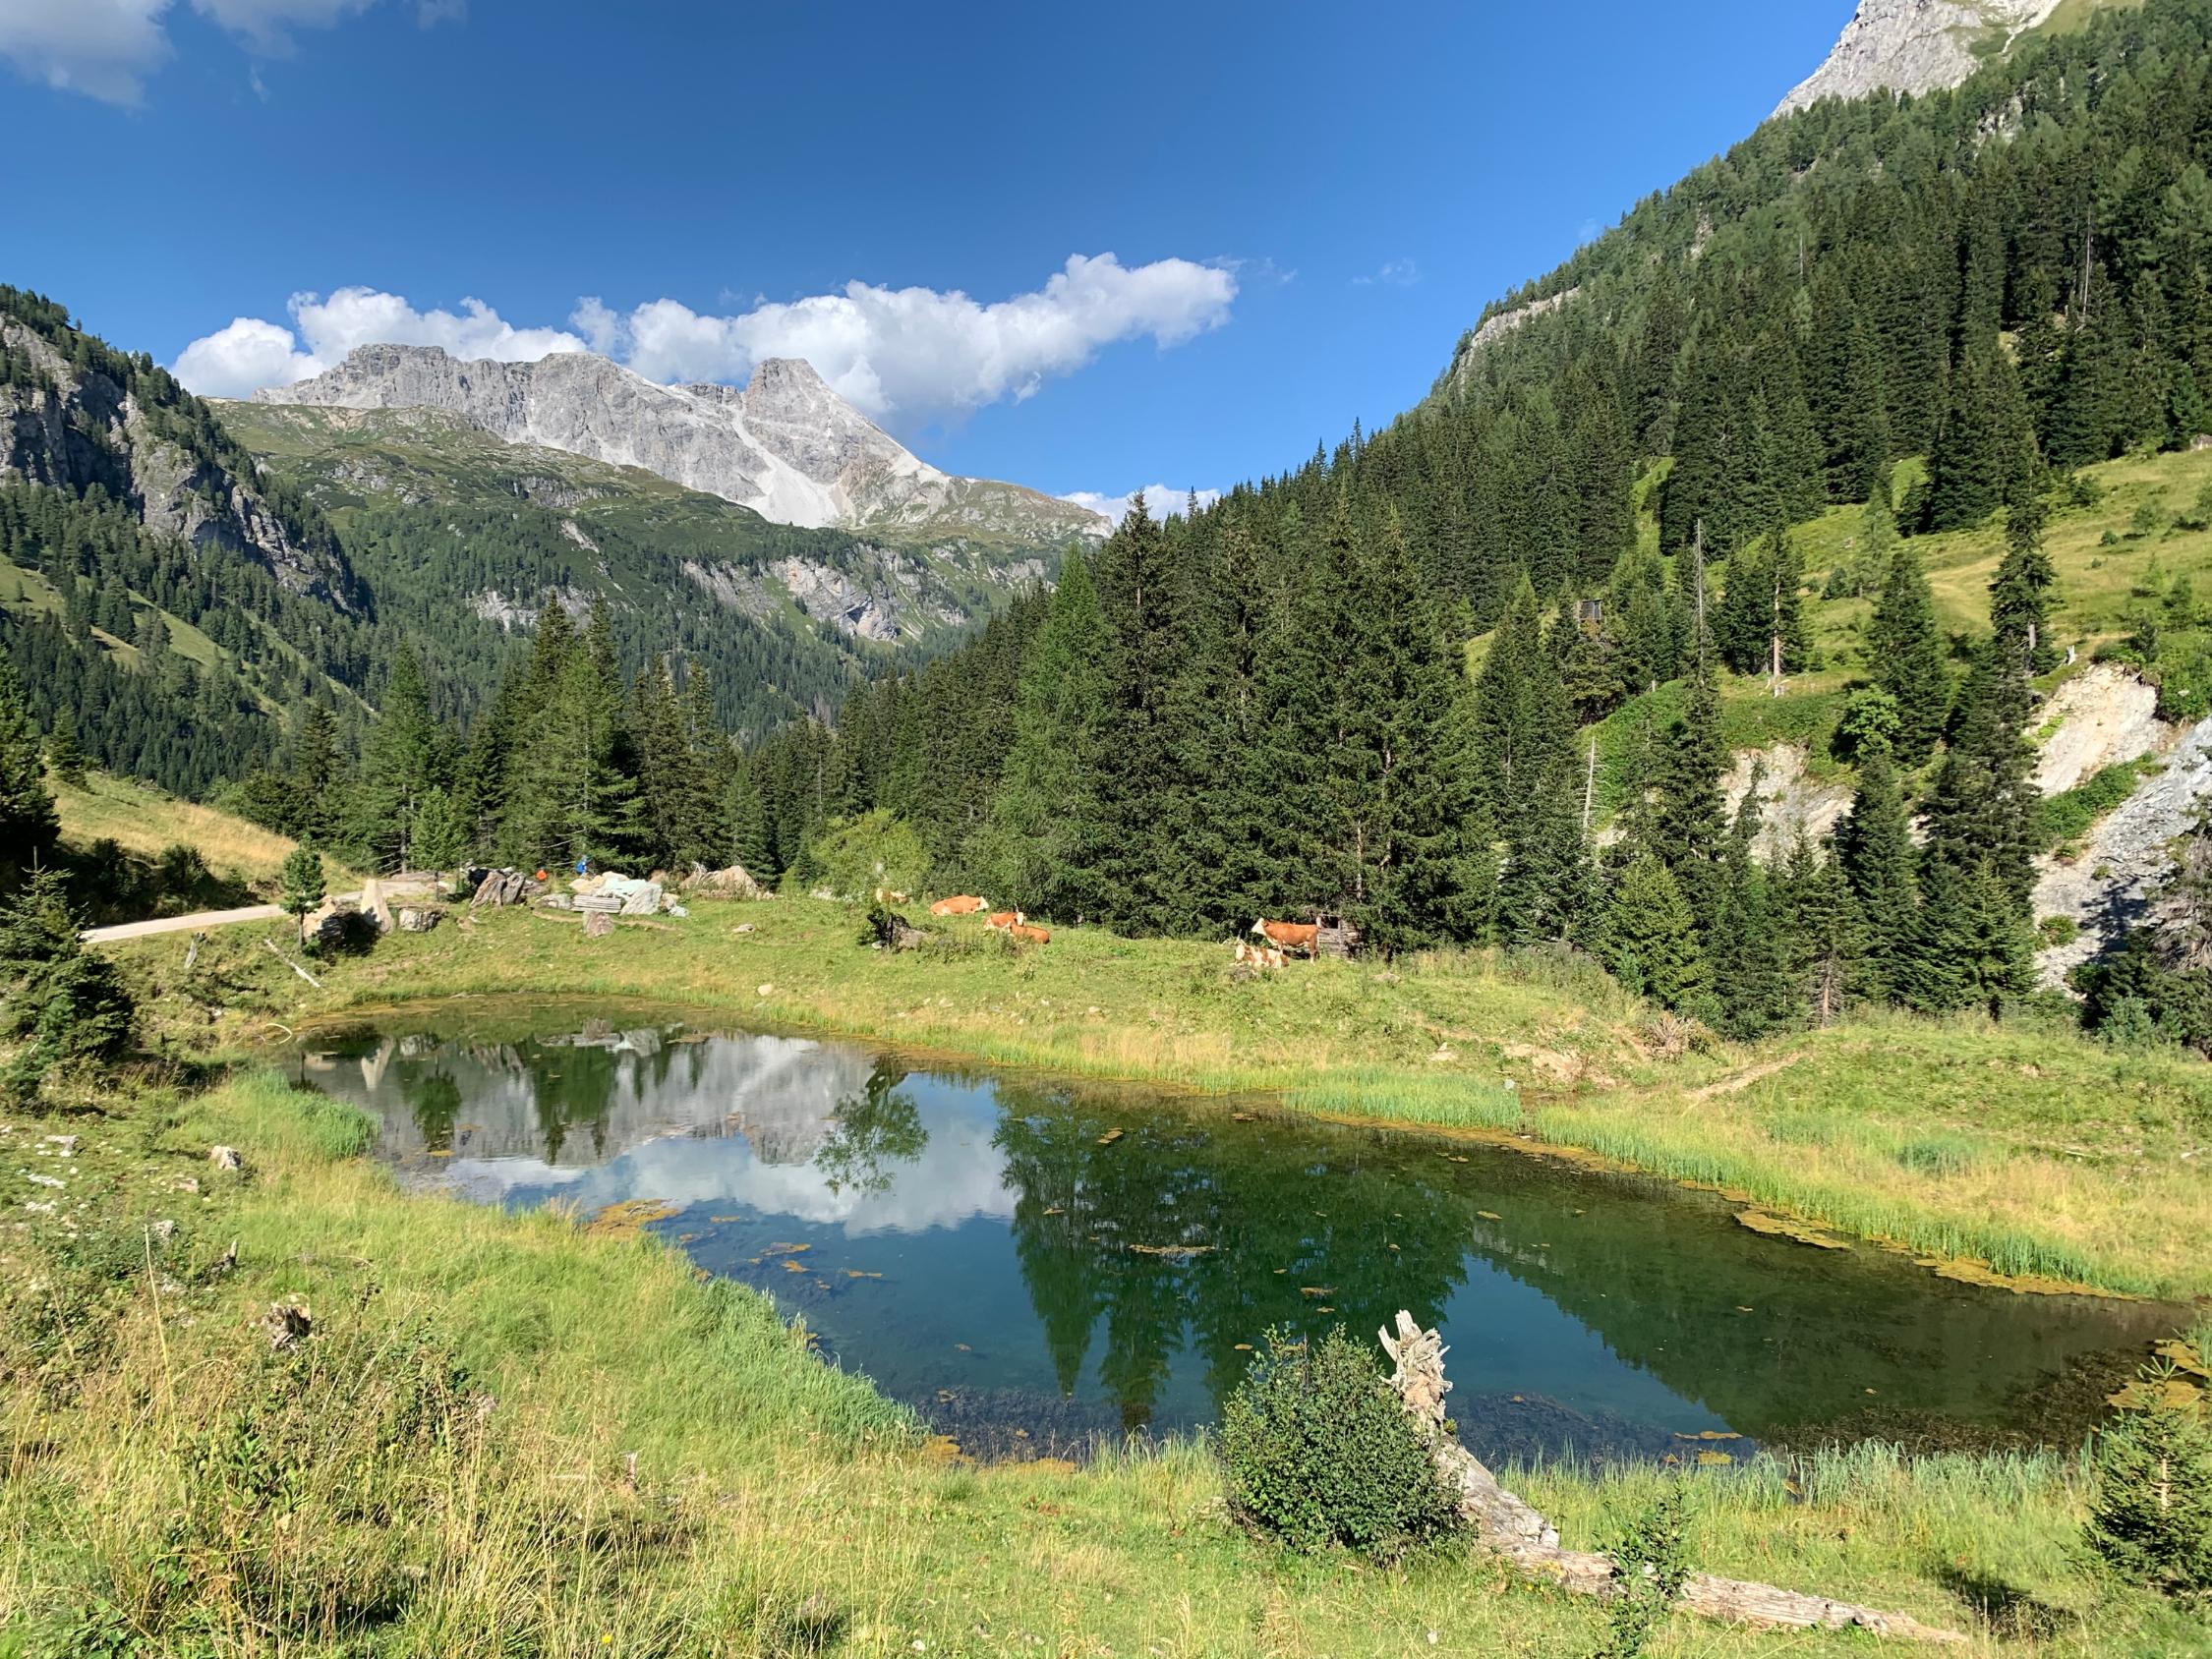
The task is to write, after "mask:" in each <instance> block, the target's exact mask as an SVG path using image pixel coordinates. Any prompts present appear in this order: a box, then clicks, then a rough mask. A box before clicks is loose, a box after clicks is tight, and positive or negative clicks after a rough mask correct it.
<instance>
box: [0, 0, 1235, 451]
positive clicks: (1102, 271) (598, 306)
mask: <svg viewBox="0 0 2212 1659" xmlns="http://www.w3.org/2000/svg"><path fill="white" fill-rule="evenodd" d="M4 3H6V0H0V4H4ZM1236 296H1237V278H1236V276H1235V275H1234V273H1232V272H1230V271H1226V270H1222V269H1219V268H1217V267H1214V266H1209V265H1201V264H1195V263H1193V262H1192V261H1191V260H1189V259H1157V260H1154V261H1153V262H1152V263H1150V264H1146V265H1135V266H1128V265H1124V264H1123V263H1122V262H1121V261H1120V260H1119V259H1117V258H1116V257H1114V256H1113V255H1111V254H1100V255H1096V256H1085V255H1081V254H1077V255H1075V256H1073V257H1070V258H1069V260H1068V262H1067V264H1066V265H1065V266H1064V267H1063V268H1062V269H1060V270H1058V271H1056V272H1054V273H1053V275H1052V277H1051V279H1050V280H1049V281H1047V282H1046V283H1045V284H1044V286H1043V287H1041V288H1039V289H1036V290H1034V291H1033V292H1030V293H1026V294H1017V295H1015V296H1014V297H1013V298H1012V299H1007V300H999V301H994V302H993V303H991V304H989V305H982V304H979V303H978V302H976V301H975V300H972V299H970V298H969V297H968V296H967V295H965V294H963V293H960V291H958V290H957V289H956V290H952V291H947V292H940V291H938V290H936V289H931V288H897V289H894V288H881V287H877V286H875V285H874V284H871V283H865V282H851V283H847V284H846V285H845V287H844V291H843V292H841V293H836V294H818V295H813V296H810V297H808V298H805V299H800V300H791V301H768V300H762V301H757V302H755V304H754V305H753V306H752V308H751V309H750V310H749V311H745V312H741V313H737V314H735V315H728V316H716V315H703V314H701V313H699V312H695V311H693V310H691V308H690V307H688V306H686V305H683V304H681V303H680V302H678V301H675V300H654V301H650V302H648V303H647V304H645V305H641V306H638V307H636V308H634V309H633V310H632V311H630V312H629V314H628V315H621V314H618V313H616V312H615V311H614V310H613V309H612V308H611V307H610V306H608V305H607V304H606V303H605V302H604V301H602V300H600V299H599V298H597V297H596V296H594V297H591V298H587V299H583V300H579V301H578V302H577V304H576V309H575V311H574V312H573V313H571V314H570V315H569V318H568V321H569V324H570V328H572V329H573V330H574V332H569V331H568V330H564V329H557V328H517V327H515V326H513V325H512V324H510V323H508V322H507V321H506V320H505V319H504V318H502V317H501V316H500V315H498V314H497V313H496V312H495V311H493V310H492V309H491V308H490V307H488V306H485V305H484V304H482V303H481V302H480V301H476V300H464V301H463V302H462V303H461V309H462V313H463V314H464V315H459V316H456V315H453V314H452V313H450V312H443V311H432V312H418V311H416V310H415V308H414V307H413V306H411V305H410V304H409V303H408V302H407V301H406V300H405V299H403V298H402V297H400V296H399V295H396V294H386V293H381V292H378V291H377V290H375V289H370V288H341V289H339V290H338V291H337V292H336V293H334V294H332V295H331V296H330V298H329V299H328V300H327V301H324V300H320V299H318V298H317V297H316V296H315V295H312V294H302V295H295V296H293V299H292V305H291V312H292V320H293V326H294V329H295V330H296V331H297V333H296V336H295V335H294V334H293V333H292V332H291V331H288V330H285V329H283V328H282V327H281V326H280V325H278V324H275V323H269V322H255V323H254V329H253V331H252V332H251V333H248V332H243V331H244V330H246V328H247V324H248V323H249V322H254V319H251V318H241V319H239V320H238V321H235V322H233V323H232V324H231V325H230V326H229V327H228V328H226V329H224V330H223V331H222V332H221V333H220V334H210V335H208V336H206V337H205V338H204V339H201V340H195V341H194V342H193V343H192V344H191V345H189V346H187V347H186V348H185V351H184V353H183V355H182V356H180V357H179V358H178V360H177V372H178V375H179V377H180V378H182V379H184V381H185V383H186V384H187V385H190V386H191V387H192V388H193V389H194V390H195V391H205V392H208V393H210V394H211V395H215V396H229V395H237V394H239V393H240V392H242V391H246V390H251V389H253V388H252V386H248V385H246V384H244V382H243V380H242V378H241V376H243V375H244V374H245V373H246V372H249V370H250V369H254V368H256V367H257V366H260V365H262V364H264V363H265V364H268V365H271V366H273V372H274V373H275V374H277V375H279V376H281V377H280V378H271V379H268V380H263V381H259V382H256V384H262V385H276V384H289V383H290V381H292V380H296V379H299V378H301V377H302V376H303V375H305V374H313V373H317V372H320V370H322V369H325V368H327V367H329V366H330V365H331V364H333V363H335V362H337V361H338V360H339V359H340V358H342V357H344V356H345V354H346V353H347V352H349V351H351V350H352V349H353V348H354V347H355V346H359V345H367V344H370V343H373V342H386V341H390V342H398V343H403V344H409V345H436V346H443V347H444V348H445V349H446V350H447V351H448V352H451V353H452V354H453V355H454V356H456V357H491V358H499V359H502V360H504V361H507V362H533V361H535V360H537V359H538V358H541V357H544V356H546V355H548V354H549V353H552V352H558V351H584V350H587V349H589V350H592V351H597V352H601V353H603V354H605V355H607V356H610V357H617V358H621V359H623V360H624V361H626V362H627V363H628V365H629V367H630V368H631V369H633V370H635V371H636V372H638V373H640V374H643V375H645V376H646V377H647V378H648V379H653V380H661V381H696V380H722V381H728V382H731V383H736V382H741V381H743V380H746V379H749V378H750V377H751V375H752V372H753V370H754V369H755V368H756V367H758V366H759V365H760V364H761V363H762V362H763V361H764V360H766V359H768V358H776V357H798V358H804V359H806V361H807V362H809V363H811V364H812V365H813V366H814V370H815V372H816V373H818V374H820V375H821V376H822V377H823V379H825V380H827V381H828V382H829V383H830V385H831V386H833V387H834V388H835V389H836V390H837V391H838V393H839V394H840V395H841V396H843V397H844V399H845V400H846V401H848V402H850V403H851V404H852V405H854V407H856V408H858V409H860V410H861V411H863V412H864V413H866V414H867V415H869V416H871V417H873V418H874V419H876V420H879V421H882V422H883V423H885V424H886V425H887V426H891V427H894V428H902V429H907V430H911V429H914V428H916V427H919V426H921V425H923V424H925V423H927V422H929V421H931V420H934V419H938V418H941V417H946V416H956V417H957V416H960V415H964V414H966V413H968V412H969V411H971V410H975V409H979V408H981V407H982V406H983V405H985V404H988V403H995V402H998V401H999V400H1001V399H1003V398H1007V397H1012V398H1014V399H1015V400H1017V401H1019V400H1020V399H1022V398H1025V397H1027V396H1029V395H1030V394H1031V393H1033V392H1034V391H1036V389H1037V388H1038V387H1039V386H1040V385H1041V384H1043V382H1044V381H1045V380H1046V379H1047V378H1049V377H1051V376H1053V375H1056V374H1067V373H1071V372H1074V371H1076V370H1077V369H1080V368H1082V367H1083V365H1085V364H1087V363H1089V362H1090V361H1091V360H1092V359H1093V358H1094V357H1096V356H1097V355H1098V352H1099V351H1100V350H1101V349H1102V348H1103V347H1105V346H1108V345H1112V344H1114V343H1116V342H1118V341H1124V340H1135V339H1144V338H1149V339H1151V340H1152V341H1153V342H1154V343H1155V344H1157V345H1158V346H1160V347H1161V348H1162V349H1165V348H1167V347H1170V346H1177V345H1181V344H1183V343H1184V342H1185V341H1187V340H1189V339H1191V338H1193V336H1194V335H1197V334H1201V333H1203V332H1205V331H1206V330H1207V329H1210V328H1218V327H1219V326H1221V324H1222V323H1224V322H1226V321H1227V320H1228V319H1229V307H1230V303H1231V302H1232V301H1233V300H1235V298H1236ZM272 334H273V335H281V336H283V343H284V349H285V354H286V355H282V356H280V355H279V354H277V353H276V352H274V351H273V350H272V349H271V348H270V344H269V341H270V337H271V335H272ZM249 346H250V347H251V353H249V352H248V350H247V348H248V347H249ZM188 369H189V370H191V371H193V372H201V373H203V374H204V383H203V382H202V381H200V380H195V379H194V378H193V374H192V372H188Z"/></svg>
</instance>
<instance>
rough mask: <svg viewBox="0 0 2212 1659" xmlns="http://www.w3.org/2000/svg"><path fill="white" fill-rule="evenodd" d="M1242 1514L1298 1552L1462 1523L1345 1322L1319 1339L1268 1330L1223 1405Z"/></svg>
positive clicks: (1403, 1537)
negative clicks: (1240, 1379)
mask: <svg viewBox="0 0 2212 1659" xmlns="http://www.w3.org/2000/svg"><path fill="white" fill-rule="evenodd" d="M1221 1460H1222V1464H1223V1467H1224V1469H1225V1470H1226V1472H1227V1475H1228V1482H1229V1503H1230V1507H1231V1509H1232V1510H1233V1511H1234V1512H1235V1513H1236V1514H1237V1515H1238V1516H1239V1517H1240V1518H1242V1519H1244V1520H1245V1521H1247V1522H1249V1523H1250V1524H1252V1525H1253V1526H1256V1527H1259V1528H1260V1529H1262V1530H1264V1531H1266V1532H1270V1533H1272V1534H1273V1535H1274V1536H1275V1537H1277V1538H1280V1539H1281V1540H1282V1541H1283V1542H1284V1543H1286V1544H1288V1545H1289V1546H1290V1547H1291V1548H1292V1549H1294V1550H1301V1551H1307V1552H1312V1551H1316V1550H1322V1549H1326V1548H1328V1547H1329V1546H1330V1545H1332V1544H1341V1545H1343V1546H1345V1547H1346V1548H1348V1549H1354V1550H1359V1551H1362V1552H1363V1553H1365V1554H1368V1555H1374V1556H1391V1555H1396V1554H1398V1553H1400V1552H1402V1551H1404V1550H1405V1549H1406V1548H1407V1547H1408V1546H1410V1545H1412V1544H1415V1543H1419V1542H1421V1541H1422V1540H1424V1539H1427V1538H1432V1537H1435V1536H1438V1535H1439V1534H1442V1533H1444V1532H1448V1531H1450V1530H1452V1529H1453V1528H1454V1527H1456V1526H1457V1525H1458V1524H1459V1510H1458V1506H1457V1505H1456V1504H1455V1503H1454V1502H1453V1501H1452V1497H1451V1494H1450V1493H1449V1492H1448V1491H1447V1490H1446V1489H1445V1486H1444V1481H1443V1477H1442V1476H1441V1475H1440V1474H1439V1473H1438V1472H1437V1469H1436V1463H1435V1459H1432V1458H1431V1457H1430V1456H1429V1452H1428V1448H1427V1446H1426V1445H1425V1444H1423V1441H1422V1436H1421V1434H1420V1432H1419V1431H1418V1430H1417V1429H1416V1428H1415V1427H1414V1425H1413V1423H1412V1422H1411V1421H1410V1420H1409V1419H1408V1418H1407V1416H1406V1414H1405V1411H1404V1409H1403V1408H1402V1407H1401V1406H1400V1405H1399V1403H1398V1402H1397V1400H1396V1399H1395V1398H1394V1397H1393V1396H1392V1395H1391V1393H1390V1390H1389V1388H1388V1386H1387V1385H1386V1384H1385V1383H1384V1382H1383V1380H1382V1378H1381V1376H1380V1375H1379V1373H1378V1372H1377V1371H1376V1368H1375V1361H1374V1360H1373V1359H1372V1358H1370V1357H1369V1356H1368V1351H1367V1350H1366V1349H1365V1348H1363V1347H1362V1346H1360V1345H1359V1344H1357V1343H1355V1342H1353V1340H1352V1339H1351V1338H1350V1337H1349V1336H1347V1335H1346V1334H1345V1332H1344V1330H1343V1328H1342V1327H1341V1326H1340V1327H1338V1328H1337V1329H1336V1330H1334V1331H1331V1332H1329V1333H1328V1334H1327V1335H1326V1336H1324V1337H1322V1338H1321V1339H1320V1340H1319V1341H1318V1342H1311V1343H1310V1342H1307V1341H1304V1340H1302V1339H1301V1338H1299V1337H1298V1336H1296V1335H1295V1334H1294V1333H1292V1332H1289V1331H1283V1330H1276V1331H1270V1332H1269V1333H1268V1334H1267V1339H1266V1344H1265V1347H1264V1349H1263V1351H1262V1352H1261V1353H1260V1354H1259V1355H1258V1356H1257V1357H1256V1358H1254V1359H1253V1361H1252V1369H1251V1370H1250V1371H1248V1372H1247V1373H1246V1374H1245V1378H1244V1381H1242V1382H1241V1383H1239V1384H1238V1385H1237V1388H1236V1392H1235V1393H1233V1394H1232V1395H1231V1396H1230V1397H1229V1402H1228V1403H1227V1405H1225V1406H1224V1407H1223V1409H1222V1413H1221Z"/></svg>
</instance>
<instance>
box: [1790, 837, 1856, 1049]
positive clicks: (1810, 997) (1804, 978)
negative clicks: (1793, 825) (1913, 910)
mask: <svg viewBox="0 0 2212 1659" xmlns="http://www.w3.org/2000/svg"><path fill="white" fill-rule="evenodd" d="M1782 898H1783V906H1784V909H1785V912H1786V915H1787V917H1788V925H1787V929H1786V934H1787V938H1788V940H1789V942H1790V947H1791V948H1790V968H1791V971H1792V973H1793V975H1794V977H1795V980H1796V985H1797V992H1798V997H1799V1000H1800V1004H1801V1005H1802V1006H1803V1007H1804V1008H1805V1010H1806V1011H1807V1012H1808V1013H1809V1014H1810V1015H1811V1017H1812V1021H1813V1023H1814V1024H1815V1025H1819V1026H1827V1025H1833V1024H1834V1022H1835V1021H1836V1020H1837V1019H1838V1018H1840V1017H1841V1015H1842V1012H1843V1009H1844V1007H1845V1005H1846V1003H1847V1002H1848V1001H1849V999H1850V998H1851V996H1852V995H1853V993H1854V992H1855V991H1856V990H1857V986H1858V980H1859V968H1860V961H1861V959H1862V957H1863V956H1864V954H1865V951H1866V944H1867V930H1866V922H1865V918H1864V916H1863V915H1862V914H1861V912H1860V910H1859V905H1858V900H1857V899H1856V898H1855V897H1854V896H1853V894H1852V892H1851V887H1850V884H1849V883H1848V882H1847V881H1846V880H1845V879H1844V876H1843V869H1842V863H1841V860H1840V859H1839V858H1837V857H1835V856H1833V855H1832V856H1830V857H1827V858H1823V857H1822V856H1821V855H1820V850H1819V848H1817V847H1816V846H1815V845H1814V844H1813V840H1812V837H1811V836H1809V835H1807V834H1806V833H1805V832H1804V830H1803V829H1802V828H1800V829H1799V830H1798V833H1797V837H1796V839H1795V841H1794V842H1792V844H1791V846H1790V851H1789V866H1788V871H1787V874H1786V876H1785V878H1784V881H1783V887H1782Z"/></svg>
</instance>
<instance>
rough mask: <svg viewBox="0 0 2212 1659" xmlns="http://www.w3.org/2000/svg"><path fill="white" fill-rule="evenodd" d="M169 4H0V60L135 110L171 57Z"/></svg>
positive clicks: (37, 0)
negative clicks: (166, 27) (164, 21)
mask: <svg viewBox="0 0 2212 1659" xmlns="http://www.w3.org/2000/svg"><path fill="white" fill-rule="evenodd" d="M169 3H170V0H0V57H4V58H6V59H7V60H8V62H9V63H11V64H13V65H14V66H15V68H16V70H17V72H18V73H19V74H22V75H24V76H27V77H29V79H30V80H32V81H39V82H43V83H44V84H45V85H46V86H52V87H55V88H56V89H58V90H61V91H69V92H83V93H85V94H86V95H87V96H89V97H94V98H104V99H105V100H106V101H107V102H109V103H119V104H135V103H137V102H138V101H139V97H140V94H141V93H142V92H143V91H144V90H145V88H146V77H147V76H148V75H150V74H152V73H153V71H154V70H156V69H158V68H160V67H161V64H162V63H163V62H164V61H165V60H166V59H167V58H168V56H169V37H168V35H167V34H165V33H164V32H163V31H162V28H161V14H162V13H164V12H166V11H167V10H168V9H169Z"/></svg>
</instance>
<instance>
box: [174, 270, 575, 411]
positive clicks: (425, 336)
mask: <svg viewBox="0 0 2212 1659" xmlns="http://www.w3.org/2000/svg"><path fill="white" fill-rule="evenodd" d="M290 310H291V314H292V323H293V326H292V327H291V328H286V327H284V326H282V325H281V324H279V323H274V322H264V321H262V319H261V318H259V317H251V316H241V317H237V318H235V319H233V320H232V322H231V324H230V326H229V327H227V328H223V329H220V330H218V331H217V332H215V333H213V334H207V335H204V336H203V337H201V338H200V339H197V340H195V341H193V342H192V344H191V345H189V346H187V347H185V349H184V350H183V351H182V352H181V353H179V354H178V356H177V362H176V374H177V378H178V379H180V380H182V381H183V382H184V383H185V384H186V385H188V386H190V387H191V388H192V389H193V390H194V391H196V392H199V393H201V394H203V395H204V396H207V397H244V396H245V395H246V394H247V393H249V392H252V391H254V390H256V389H258V388H260V387H262V386H288V385H290V384H291V383H292V382H293V381H294V380H302V379H305V378H307V376H309V375H310V374H320V373H321V372H322V371H323V370H325V369H328V368H329V367H330V366H331V365H332V364H335V363H337V362H339V361H340V360H342V359H343V358H344V357H345V355H346V353H348V352H350V351H352V350H353V348H354V347H356V346H367V345H380V344H389V345H403V346H442V347H444V348H445V350H446V351H448V352H449V353H451V354H452V355H453V356H455V357H458V358H464V359H467V358H481V357H489V358H495V359H497V360H499V361H500V362H502V363H535V362H536V361H537V360H538V359H540V358H542V357H550V356H551V355H552V354H553V353H554V352H580V351H583V350H585V349H586V347H585V343H584V341H583V340H582V339H580V338H578V337H577V336H576V335H574V334H571V333H568V332H567V331H566V330H564V329H559V328H517V327H515V326H514V325H513V324H512V323H510V322H508V321H507V320H506V319H505V318H504V317H502V316H501V315H499V314H498V313H497V312H495V311H494V310H493V309H492V308H491V307H490V306H487V305H486V304H485V303H484V302H483V301H482V300H473V299H472V300H463V301H462V302H461V310H460V312H459V313H458V314H457V315H456V314H455V313H453V312H449V311H440V310H432V311H427V312H425V311H417V310H416V309H415V308H414V307H413V306H411V305H409V304H408V303H407V301H405V300H403V299H401V298H400V297H399V296H398V295H397V294H384V293H379V292H378V290H376V289H374V288H340V289H339V290H338V291H337V292H336V293H334V294H332V295H331V296H330V297H329V298H328V299H327V300H325V299H323V298H322V297H321V296H320V295H317V294H295V295H293V296H292V301H291V306H290Z"/></svg>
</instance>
